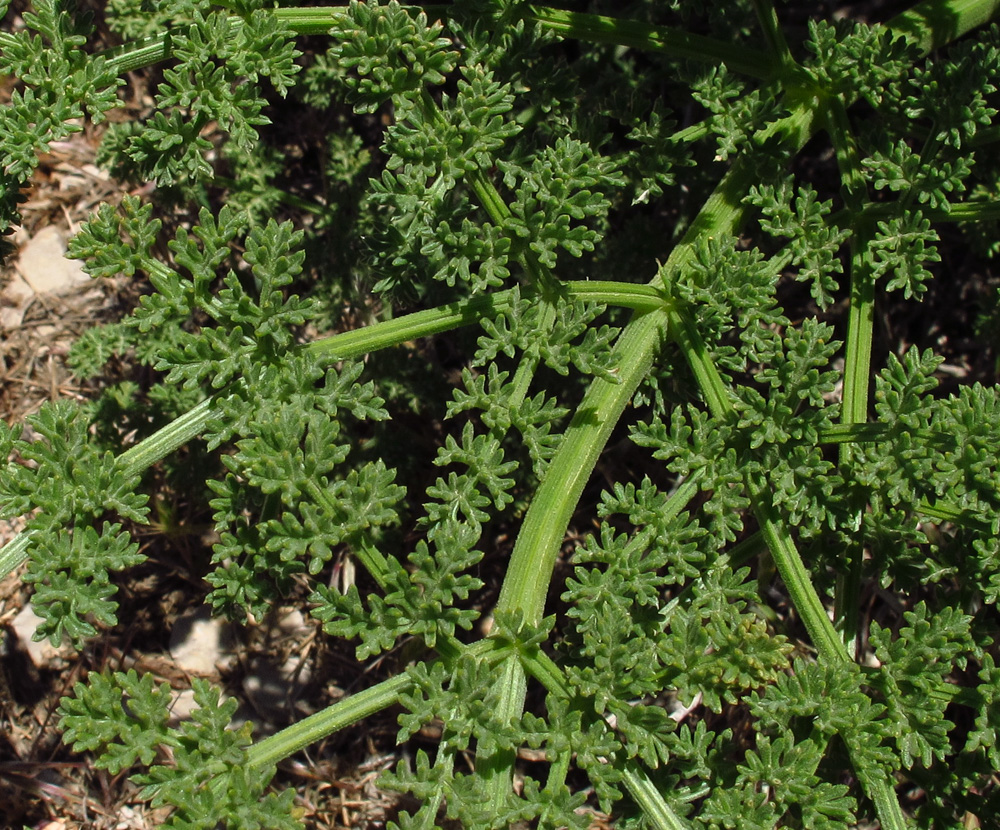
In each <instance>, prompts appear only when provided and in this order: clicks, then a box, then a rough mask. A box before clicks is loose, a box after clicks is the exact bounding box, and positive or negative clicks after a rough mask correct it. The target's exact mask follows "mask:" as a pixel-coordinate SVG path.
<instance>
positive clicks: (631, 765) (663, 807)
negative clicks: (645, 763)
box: [622, 761, 688, 830]
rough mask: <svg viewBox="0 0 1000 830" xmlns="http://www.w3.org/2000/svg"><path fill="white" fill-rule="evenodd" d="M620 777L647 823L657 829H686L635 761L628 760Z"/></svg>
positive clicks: (684, 824)
mask: <svg viewBox="0 0 1000 830" xmlns="http://www.w3.org/2000/svg"><path fill="white" fill-rule="evenodd" d="M622 779H623V780H624V782H625V786H626V787H627V788H628V791H629V795H631V796H632V798H633V800H634V801H635V803H636V804H638V805H639V807H641V808H642V812H643V815H645V817H646V819H647V820H648V821H649V823H650V824H651V825H652V826H653V827H656V828H657V829H658V830H687V827H688V825H687V824H686V823H685V822H684V821H683V820H682V819H681V818H680V817H679V816H678V815H677V814H676V813H675V812H674V811H673V810H672V809H671V808H670V805H669V804H667V802H666V800H665V799H664V798H663V793H661V792H660V790H659V788H658V787H657V786H656V785H655V784H654V783H653V782H652V781H650V780H649V776H648V775H647V774H646V771H645V770H644V769H643V768H642V767H640V766H639V764H638V763H636V762H635V761H629V762H627V763H626V764H625V769H624V770H622Z"/></svg>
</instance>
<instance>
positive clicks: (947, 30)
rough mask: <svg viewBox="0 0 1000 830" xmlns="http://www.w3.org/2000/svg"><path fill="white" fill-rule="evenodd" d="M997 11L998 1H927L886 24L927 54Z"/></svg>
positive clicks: (999, 8) (968, 30) (984, 20)
mask: <svg viewBox="0 0 1000 830" xmlns="http://www.w3.org/2000/svg"><path fill="white" fill-rule="evenodd" d="M998 12H1000V0H926V2H923V3H918V4H917V5H915V6H914V7H913V8H911V9H908V10H907V11H905V12H903V13H901V14H898V15H896V16H895V17H894V18H892V19H891V20H890V21H889V22H888V23H887V24H886V25H887V26H888V27H889V28H890V29H891V30H892V31H893V32H895V33H896V34H901V35H906V36H907V37H908V38H910V39H911V40H913V41H914V42H915V43H917V44H918V46H919V47H920V49H921V51H923V52H924V54H926V53H928V52H932V51H933V50H935V49H940V48H941V47H942V46H944V45H945V44H947V43H950V42H951V41H953V40H955V39H957V38H960V37H961V36H962V35H964V34H966V33H967V32H970V31H972V30H973V29H975V28H978V27H979V26H982V25H983V24H984V23H988V22H989V21H990V20H992V19H993V18H994V17H996V16H997V13H998Z"/></svg>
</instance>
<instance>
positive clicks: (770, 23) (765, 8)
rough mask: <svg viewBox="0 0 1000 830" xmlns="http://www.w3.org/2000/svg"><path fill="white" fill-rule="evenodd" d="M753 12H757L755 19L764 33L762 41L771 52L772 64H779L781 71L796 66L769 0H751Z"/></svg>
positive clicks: (789, 69) (772, 4)
mask: <svg viewBox="0 0 1000 830" xmlns="http://www.w3.org/2000/svg"><path fill="white" fill-rule="evenodd" d="M753 8H754V12H755V13H756V14H757V21H758V22H759V23H760V28H761V31H762V32H763V33H764V42H765V43H767V49H768V51H769V52H770V53H771V59H772V61H773V63H774V64H776V65H777V66H780V67H781V68H782V71H784V72H789V71H791V70H792V69H794V67H795V66H796V63H795V58H793V57H792V52H791V50H790V49H789V48H788V41H787V40H785V32H784V30H783V29H782V28H781V24H780V23H778V14H777V12H776V11H775V9H774V3H773V2H771V0H753Z"/></svg>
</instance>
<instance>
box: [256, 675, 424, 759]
mask: <svg viewBox="0 0 1000 830" xmlns="http://www.w3.org/2000/svg"><path fill="white" fill-rule="evenodd" d="M412 685H413V681H412V680H411V679H410V677H409V675H406V674H399V675H396V676H395V677H392V678H390V679H389V680H384V681H383V682H381V683H379V684H377V685H375V686H372V687H371V688H370V689H365V690H364V691H361V692H357V693H356V694H353V695H351V696H350V697H347V698H344V699H343V700H341V701H338V702H337V703H334V704H333V705H331V706H328V707H327V708H326V709H323V710H322V711H321V712H317V713H316V714H314V715H310V716H309V717H307V718H303V719H302V720H300V721H298V722H297V723H294V724H292V725H291V726H288V727H286V728H285V729H282V730H281V731H280V732H278V733H277V734H275V735H271V736H270V737H268V738H264V740H262V741H259V742H257V743H254V744H253V745H252V746H251V747H250V749H249V750H248V752H247V763H248V764H249V765H250V766H251V767H254V768H256V769H266V768H267V767H270V766H271V765H273V764H276V763H278V762H279V761H282V760H284V759H285V758H288V757H289V756H291V755H294V754H295V753H296V752H299V751H300V750H303V749H305V748H306V747H307V746H309V745H311V744H314V743H316V742H317V741H320V740H322V739H323V738H325V737H326V736H327V735H332V734H333V733H334V732H337V731H339V730H341V729H344V728H345V727H347V726H350V725H351V724H352V723H357V722H358V721H359V720H362V719H363V718H366V717H368V716H369V715H373V714H375V713H376V712H381V711H382V710H383V709H387V708H388V707H389V706H392V705H393V704H394V703H397V702H398V701H399V697H400V695H402V694H404V693H405V692H407V691H409V689H410V688H411V687H412Z"/></svg>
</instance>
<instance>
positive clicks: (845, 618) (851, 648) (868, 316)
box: [826, 99, 875, 657]
mask: <svg viewBox="0 0 1000 830" xmlns="http://www.w3.org/2000/svg"><path fill="white" fill-rule="evenodd" d="M826 124H827V130H828V131H829V133H830V138H831V140H832V141H833V146H834V150H835V153H836V156H837V164H838V166H839V168H840V179H841V182H842V183H843V187H842V193H843V196H844V203H845V204H846V206H847V209H848V210H849V211H853V212H854V215H855V216H856V217H858V218H857V221H856V223H855V228H854V233H853V234H852V235H851V266H850V268H851V304H850V308H849V310H848V319H847V352H846V355H845V359H844V392H843V401H842V404H841V410H840V418H841V422H842V423H843V424H844V425H845V426H853V425H854V424H863V423H865V422H866V421H867V420H868V390H869V387H870V385H871V354H872V328H873V324H874V319H875V280H874V277H873V274H872V267H871V254H870V253H869V252H868V243H869V242H870V241H871V231H872V223H871V221H870V220H866V219H864V218H863V216H861V209H862V207H863V205H864V204H865V202H867V201H868V192H867V186H866V180H865V175H864V171H863V170H862V168H861V158H860V153H859V152H858V148H857V142H856V141H855V138H854V133H853V131H852V130H851V125H850V121H849V120H848V117H847V110H846V108H845V107H844V105H843V103H842V102H841V101H840V100H837V99H834V100H830V101H828V102H827V107H826ZM852 453H853V446H852V445H851V444H841V445H840V467H841V469H842V470H849V469H850V467H851V456H852ZM857 509H858V510H861V509H862V508H861V505H858V506H857ZM863 558H864V549H863V547H862V543H861V540H860V539H855V540H852V541H851V543H850V545H849V547H848V549H847V551H846V559H847V564H846V568H845V569H844V570H843V571H841V572H840V573H838V574H837V587H836V591H835V594H834V617H835V619H836V625H837V627H838V628H840V630H841V632H842V634H843V637H844V642H845V644H846V645H847V651H848V653H849V654H850V655H851V656H852V657H854V656H856V655H857V653H858V638H859V635H860V624H861V613H860V608H861V563H862V560H863Z"/></svg>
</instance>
